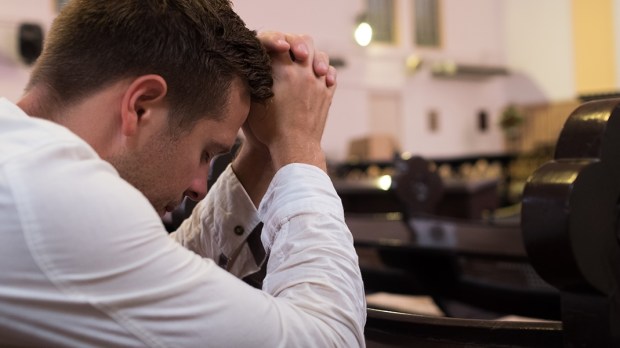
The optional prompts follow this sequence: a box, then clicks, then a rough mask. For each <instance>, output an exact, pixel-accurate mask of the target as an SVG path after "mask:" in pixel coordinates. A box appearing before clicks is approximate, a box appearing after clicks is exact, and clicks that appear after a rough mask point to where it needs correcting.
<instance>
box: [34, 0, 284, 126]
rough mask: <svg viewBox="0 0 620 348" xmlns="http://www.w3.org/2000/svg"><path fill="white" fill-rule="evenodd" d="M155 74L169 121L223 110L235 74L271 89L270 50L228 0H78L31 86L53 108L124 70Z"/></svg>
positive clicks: (56, 30)
mask: <svg viewBox="0 0 620 348" xmlns="http://www.w3.org/2000/svg"><path fill="white" fill-rule="evenodd" d="M146 74H157V75H159V76H161V77H163V78H164V80H165V81H166V83H167V85H168V91H167V96H166V99H167V102H168V103H169V107H170V110H171V114H172V115H171V116H172V117H171V122H173V123H172V124H171V125H179V126H187V125H190V124H191V123H192V122H193V121H195V120H196V119H199V118H201V117H203V116H204V114H205V112H208V113H209V114H210V115H211V116H213V117H217V115H218V114H219V111H221V108H222V107H223V105H224V103H225V101H226V97H227V95H226V93H225V92H226V91H228V90H229V87H230V83H231V81H232V80H233V79H234V78H235V77H240V78H241V80H242V81H245V83H247V86H248V87H249V91H250V95H251V97H252V98H253V99H254V100H264V99H267V98H269V97H271V96H272V92H271V86H272V83H273V80H272V77H271V70H270V66H269V57H268V55H267V54H266V53H265V51H264V49H263V48H262V46H261V45H260V42H259V41H258V39H257V38H256V33H255V32H254V31H251V30H249V29H247V28H246V26H245V24H244V22H243V21H242V20H241V19H240V18H239V16H238V15H237V14H236V13H235V12H234V11H233V10H232V8H231V4H230V1H229V0H106V1H100V0H72V1H69V3H68V4H67V5H66V6H65V7H64V8H63V10H62V11H61V13H60V14H59V15H58V17H57V18H56V20H55V21H54V24H53V25H52V28H51V30H50V33H49V35H48V38H47V39H46V42H45V48H44V51H43V53H42V55H41V57H40V58H39V60H38V62H37V65H36V66H35V69H34V71H33V73H32V76H31V81H30V83H29V87H28V88H32V86H34V85H37V84H43V85H45V86H46V87H47V88H48V90H47V93H48V94H49V100H46V101H45V103H46V104H48V105H49V104H50V103H52V104H53V103H58V104H60V105H54V106H53V107H54V108H55V109H58V108H59V107H62V106H64V105H67V104H71V103H74V102H76V101H79V100H80V99H82V98H85V97H87V96H88V95H89V94H91V93H93V92H96V91H97V90H99V89H101V88H103V87H106V86H107V85H109V84H111V83H114V82H116V81H118V80H120V79H123V78H131V77H138V76H141V75H146Z"/></svg>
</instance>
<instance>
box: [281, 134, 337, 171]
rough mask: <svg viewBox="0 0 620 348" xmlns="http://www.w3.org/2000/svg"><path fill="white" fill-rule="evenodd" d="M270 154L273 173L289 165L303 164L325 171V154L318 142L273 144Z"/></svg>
mask: <svg viewBox="0 0 620 348" xmlns="http://www.w3.org/2000/svg"><path fill="white" fill-rule="evenodd" d="M270 154H271V159H272V162H273V167H274V171H278V170H279V169H280V168H282V167H284V166H286V165H287V164H291V163H305V164H310V165H313V166H316V167H319V168H320V169H322V170H323V171H327V163H326V159H325V153H324V152H323V149H322V148H321V145H320V143H318V142H303V141H301V142H295V143H294V144H291V143H289V142H286V143H279V144H273V145H272V146H270Z"/></svg>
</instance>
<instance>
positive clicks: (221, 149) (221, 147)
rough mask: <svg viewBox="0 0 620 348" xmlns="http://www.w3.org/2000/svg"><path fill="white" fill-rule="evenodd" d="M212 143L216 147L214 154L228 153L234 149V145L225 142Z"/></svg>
mask: <svg viewBox="0 0 620 348" xmlns="http://www.w3.org/2000/svg"><path fill="white" fill-rule="evenodd" d="M211 145H212V146H213V147H214V148H215V153H214V155H222V154H225V153H228V152H230V151H231V150H232V147H233V146H232V145H228V144H223V143H219V142H213V143H212V144H211Z"/></svg>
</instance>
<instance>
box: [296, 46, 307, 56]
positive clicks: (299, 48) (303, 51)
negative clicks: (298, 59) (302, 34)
mask: <svg viewBox="0 0 620 348" xmlns="http://www.w3.org/2000/svg"><path fill="white" fill-rule="evenodd" d="M297 49H298V50H299V52H301V53H303V54H308V47H306V45H299V46H298V47H297Z"/></svg>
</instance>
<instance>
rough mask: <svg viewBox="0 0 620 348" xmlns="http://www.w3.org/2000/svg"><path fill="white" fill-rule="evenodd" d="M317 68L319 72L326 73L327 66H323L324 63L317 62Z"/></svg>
mask: <svg viewBox="0 0 620 348" xmlns="http://www.w3.org/2000/svg"><path fill="white" fill-rule="evenodd" d="M317 68H318V69H319V70H321V71H327V64H325V63H324V62H319V64H318V66H317Z"/></svg>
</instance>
